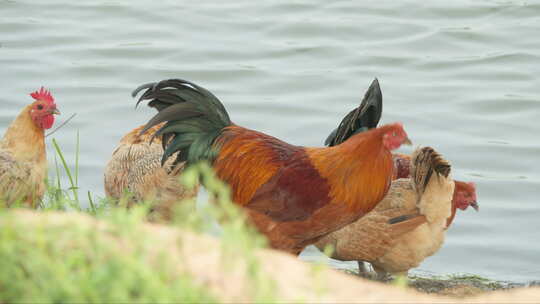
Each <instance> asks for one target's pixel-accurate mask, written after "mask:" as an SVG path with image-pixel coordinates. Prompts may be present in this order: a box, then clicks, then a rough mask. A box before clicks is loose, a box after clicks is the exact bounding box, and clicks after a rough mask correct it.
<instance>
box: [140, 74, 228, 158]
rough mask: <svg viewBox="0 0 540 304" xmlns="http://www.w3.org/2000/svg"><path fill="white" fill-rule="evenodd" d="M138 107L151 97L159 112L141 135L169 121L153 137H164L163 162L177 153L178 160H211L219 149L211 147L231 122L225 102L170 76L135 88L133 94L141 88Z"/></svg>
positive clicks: (202, 89) (152, 105)
mask: <svg viewBox="0 0 540 304" xmlns="http://www.w3.org/2000/svg"><path fill="white" fill-rule="evenodd" d="M143 90H146V91H144V93H143V94H142V95H141V96H140V97H139V99H138V101H137V104H136V106H138V105H139V104H140V103H141V102H142V101H145V100H149V102H148V106H150V107H153V108H155V109H156V110H157V111H158V113H157V114H156V115H155V116H154V117H152V119H150V121H148V123H147V124H146V125H145V127H144V128H143V129H142V130H141V132H140V134H144V133H145V132H147V131H148V130H149V129H150V128H152V127H154V126H156V125H158V124H160V123H162V122H166V124H165V125H164V126H163V127H161V128H160V129H159V130H158V131H157V132H156V133H155V134H153V136H152V140H153V138H154V137H156V136H161V138H162V145H163V149H164V154H163V158H162V163H164V162H165V161H166V160H167V158H169V157H170V156H171V155H173V154H174V153H176V152H180V153H179V154H178V157H177V159H176V160H175V163H176V162H179V161H188V162H195V161H198V160H201V159H207V160H210V161H212V160H213V157H215V155H216V152H215V151H214V147H212V144H213V141H214V139H215V138H216V137H217V136H219V134H220V133H221V130H222V129H223V128H224V127H226V126H229V125H231V124H232V122H231V120H230V118H229V114H228V113H227V111H226V110H225V107H224V106H223V104H222V103H221V102H220V101H219V99H218V98H217V97H216V96H214V94H212V93H211V92H210V91H208V90H206V89H205V88H203V87H200V86H198V85H196V84H194V83H192V82H189V81H186V80H182V79H168V80H163V81H160V82H157V83H147V84H143V85H141V86H139V87H138V88H136V89H135V90H134V91H133V93H132V96H133V97H136V96H137V95H138V94H139V93H140V92H141V91H143Z"/></svg>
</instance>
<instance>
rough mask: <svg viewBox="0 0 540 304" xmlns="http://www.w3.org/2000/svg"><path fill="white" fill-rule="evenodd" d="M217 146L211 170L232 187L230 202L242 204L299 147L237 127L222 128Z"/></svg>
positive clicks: (249, 198)
mask: <svg viewBox="0 0 540 304" xmlns="http://www.w3.org/2000/svg"><path fill="white" fill-rule="evenodd" d="M216 145H220V146H221V148H220V152H219V155H218V157H217V158H216V160H215V162H214V169H215V170H216V172H217V175H218V176H219V178H221V179H222V180H224V181H226V182H227V183H229V185H230V186H231V188H232V191H233V201H234V202H235V203H237V204H240V205H242V206H244V205H246V204H247V203H248V202H249V201H250V200H251V198H252V197H253V195H254V194H255V192H256V191H257V190H258V189H259V188H260V187H261V186H262V185H263V184H265V183H266V182H267V181H268V180H269V179H270V178H271V177H273V176H274V175H275V174H276V172H277V171H278V169H279V168H280V167H281V166H283V165H284V164H285V162H286V160H287V159H288V158H289V157H290V156H291V155H292V154H293V153H295V152H296V151H298V150H299V149H300V148H299V147H297V146H293V145H289V144H287V143H285V142H283V141H281V140H279V139H277V138H275V137H272V136H268V135H266V134H264V133H260V132H257V131H253V130H249V129H245V128H242V127H238V126H230V127H227V128H225V129H224V130H223V133H222V134H221V135H220V137H219V138H218V140H217V142H216Z"/></svg>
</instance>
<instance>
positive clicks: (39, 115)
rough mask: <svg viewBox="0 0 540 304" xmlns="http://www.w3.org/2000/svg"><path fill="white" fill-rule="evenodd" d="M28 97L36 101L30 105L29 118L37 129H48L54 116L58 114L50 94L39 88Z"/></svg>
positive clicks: (52, 122)
mask: <svg viewBox="0 0 540 304" xmlns="http://www.w3.org/2000/svg"><path fill="white" fill-rule="evenodd" d="M30 96H32V98H34V99H35V100H36V101H34V102H33V103H32V104H31V108H30V117H32V120H33V121H34V123H35V124H36V126H38V127H39V128H41V129H50V128H51V127H52V125H53V124H54V115H55V114H60V112H59V111H58V109H56V104H55V103H54V98H53V97H52V95H51V92H49V91H48V90H46V89H44V88H43V87H41V89H39V91H35V92H34V93H30Z"/></svg>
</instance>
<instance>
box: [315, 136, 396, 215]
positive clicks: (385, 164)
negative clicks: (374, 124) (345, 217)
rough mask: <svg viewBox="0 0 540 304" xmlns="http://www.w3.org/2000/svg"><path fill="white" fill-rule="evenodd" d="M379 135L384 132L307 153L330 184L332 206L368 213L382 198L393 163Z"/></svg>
mask: <svg viewBox="0 0 540 304" xmlns="http://www.w3.org/2000/svg"><path fill="white" fill-rule="evenodd" d="M382 134H384V131H381V130H379V129H375V130H373V131H371V132H366V133H360V134H357V135H355V136H353V137H351V138H350V139H348V140H347V141H345V142H343V143H342V144H340V145H337V146H334V147H330V148H311V149H308V154H309V155H310V158H311V160H312V162H313V164H314V166H315V168H317V169H318V171H319V172H320V174H321V176H323V177H324V178H326V179H327V180H328V183H329V184H330V188H331V190H330V196H331V197H332V202H333V203H338V204H342V203H346V204H348V205H349V208H350V209H351V210H355V211H357V210H359V209H360V210H362V211H364V212H369V211H370V210H371V209H373V208H374V207H375V206H376V205H377V203H378V202H379V201H380V200H382V199H383V197H384V196H385V195H386V192H387V191H388V188H389V187H390V183H391V180H392V174H393V162H392V155H391V153H390V151H389V150H388V149H387V148H385V147H384V146H383V144H382Z"/></svg>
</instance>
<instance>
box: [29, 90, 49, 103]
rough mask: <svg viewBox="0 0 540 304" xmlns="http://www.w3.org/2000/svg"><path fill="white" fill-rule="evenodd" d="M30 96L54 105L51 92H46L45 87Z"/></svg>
mask: <svg viewBox="0 0 540 304" xmlns="http://www.w3.org/2000/svg"><path fill="white" fill-rule="evenodd" d="M30 96H32V98H34V99H35V100H42V101H45V102H47V103H49V104H54V98H53V97H52V95H51V92H49V91H48V90H46V89H45V88H44V87H41V89H39V91H35V92H34V93H30Z"/></svg>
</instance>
